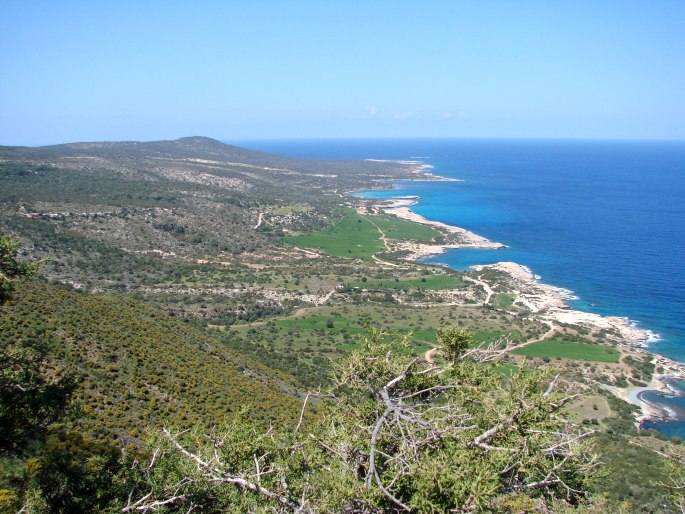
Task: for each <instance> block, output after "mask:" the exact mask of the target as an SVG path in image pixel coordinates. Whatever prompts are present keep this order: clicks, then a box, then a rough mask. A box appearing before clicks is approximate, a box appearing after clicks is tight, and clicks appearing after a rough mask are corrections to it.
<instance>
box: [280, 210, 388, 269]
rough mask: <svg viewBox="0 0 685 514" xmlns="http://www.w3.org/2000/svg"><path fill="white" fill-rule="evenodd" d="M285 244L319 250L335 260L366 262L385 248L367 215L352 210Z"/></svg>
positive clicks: (294, 237)
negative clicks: (338, 258) (331, 222)
mask: <svg viewBox="0 0 685 514" xmlns="http://www.w3.org/2000/svg"><path fill="white" fill-rule="evenodd" d="M285 241H286V242H287V243H288V244H291V245H293V246H301V247H305V248H316V249H318V250H321V251H322V252H324V253H326V254H328V255H332V256H335V257H349V258H357V259H367V260H368V259H371V256H372V255H374V254H375V253H379V252H381V251H383V249H384V248H385V246H384V245H383V242H382V241H381V240H380V233H379V232H378V229H377V228H376V227H375V226H374V225H373V224H372V223H371V222H370V221H369V220H368V219H367V217H366V216H361V215H359V214H357V213H356V212H354V211H353V210H352V209H346V210H345V211H344V212H343V217H342V219H341V220H340V221H338V222H337V223H335V224H334V225H332V226H330V227H328V228H325V229H323V230H319V231H317V232H312V233H309V234H302V235H299V236H286V238H285Z"/></svg>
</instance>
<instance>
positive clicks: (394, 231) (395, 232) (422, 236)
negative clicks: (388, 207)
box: [364, 214, 442, 242]
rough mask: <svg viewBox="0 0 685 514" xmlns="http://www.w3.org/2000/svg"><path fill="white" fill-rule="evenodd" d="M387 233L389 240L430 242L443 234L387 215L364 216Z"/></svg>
mask: <svg viewBox="0 0 685 514" xmlns="http://www.w3.org/2000/svg"><path fill="white" fill-rule="evenodd" d="M364 218H367V219H369V220H370V221H371V222H373V223H374V224H375V225H376V226H377V227H378V228H379V229H381V230H382V231H383V232H384V233H385V237H387V238H388V239H401V240H411V241H421V242H430V241H433V240H434V239H435V238H438V237H440V236H441V235H442V234H440V232H438V231H437V230H435V229H434V228H432V227H429V226H426V225H421V224H420V223H414V222H412V221H406V220H402V219H399V218H396V217H394V216H389V215H387V214H379V215H376V216H364Z"/></svg>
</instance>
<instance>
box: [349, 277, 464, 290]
mask: <svg viewBox="0 0 685 514" xmlns="http://www.w3.org/2000/svg"><path fill="white" fill-rule="evenodd" d="M348 285H349V286H351V287H362V288H364V289H373V288H375V287H378V288H386V289H431V290H439V289H456V288H459V287H464V281H463V280H462V279H460V278H459V277H455V276H452V275H427V276H425V277H416V278H405V279H402V278H398V279H373V280H367V281H366V282H363V281H361V280H356V281H354V282H350V283H349V284H348Z"/></svg>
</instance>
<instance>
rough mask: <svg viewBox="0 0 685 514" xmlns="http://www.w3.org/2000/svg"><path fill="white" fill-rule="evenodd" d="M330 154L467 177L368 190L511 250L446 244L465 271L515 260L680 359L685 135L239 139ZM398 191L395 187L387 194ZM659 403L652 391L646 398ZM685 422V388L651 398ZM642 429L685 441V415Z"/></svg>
mask: <svg viewBox="0 0 685 514" xmlns="http://www.w3.org/2000/svg"><path fill="white" fill-rule="evenodd" d="M238 144H240V145H242V146H246V147H248V148H252V149H255V150H261V151H268V152H272V153H278V154H283V155H291V156H297V157H307V158H325V159H366V158H373V159H401V160H417V161H421V162H423V163H426V164H430V165H432V166H433V167H434V169H433V170H432V171H433V172H434V173H435V174H437V175H441V176H445V177H452V178H457V179H461V180H463V181H462V182H420V181H404V182H397V183H394V184H392V185H389V189H392V190H390V191H385V192H374V193H367V196H369V197H391V196H396V195H417V196H419V197H420V200H419V203H418V204H417V205H415V206H414V207H412V209H413V210H414V211H416V212H417V213H419V214H421V215H423V216H425V217H426V218H428V219H431V220H436V221H442V222H445V223H448V224H452V225H457V226H461V227H464V228H467V229H469V230H472V231H473V232H476V233H477V234H480V235H483V236H485V237H487V238H489V239H491V240H493V241H499V242H501V243H504V244H506V245H507V246H508V248H507V249H504V250H452V251H450V252H449V253H447V254H444V255H440V256H437V257H435V258H433V259H432V261H433V262H439V263H444V264H447V265H449V266H451V267H453V268H455V269H465V268H467V267H468V266H470V265H472V264H486V263H494V262H497V261H514V262H518V263H520V264H524V265H526V266H528V267H530V268H531V269H532V270H533V272H534V273H535V274H537V275H540V276H541V277H542V281H543V282H546V283H550V284H554V285H558V286H561V287H564V288H567V289H570V290H572V291H573V292H574V293H575V294H576V295H577V296H578V297H579V300H576V301H574V302H572V307H573V308H575V309H580V310H587V311H592V312H597V313H599V314H603V315H612V316H625V317H628V318H630V319H631V320H634V321H635V322H636V323H638V325H639V326H640V327H642V328H646V329H649V330H651V331H654V332H655V333H656V334H658V337H659V339H658V340H656V341H654V342H652V343H650V347H649V349H650V351H653V352H656V353H660V354H663V355H666V356H668V357H671V358H673V359H675V360H679V361H681V362H685V142H673V141H663V142H653V141H650V142H642V141H551V140H444V139H441V140H430V139H395V140H389V139H379V140H305V141H294V140H291V141H247V142H245V141H243V142H239V143H238ZM393 188H394V189H393ZM651 399H652V400H655V398H651ZM658 400H659V401H660V402H661V403H667V404H669V406H670V407H671V408H672V409H674V410H676V411H678V412H679V413H680V414H681V416H679V417H682V418H683V419H685V395H683V396H681V397H676V398H672V399H663V398H660V399H658ZM648 426H650V427H654V428H657V429H659V430H661V431H663V432H665V433H667V434H669V435H675V434H678V435H681V436H685V422H684V421H679V422H658V423H649V424H648Z"/></svg>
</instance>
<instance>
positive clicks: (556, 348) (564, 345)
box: [513, 339, 621, 363]
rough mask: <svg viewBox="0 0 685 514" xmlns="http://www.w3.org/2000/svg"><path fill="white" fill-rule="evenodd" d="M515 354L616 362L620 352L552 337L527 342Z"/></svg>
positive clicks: (605, 347)
mask: <svg viewBox="0 0 685 514" xmlns="http://www.w3.org/2000/svg"><path fill="white" fill-rule="evenodd" d="M513 353H515V354H518V355H525V356H528V357H541V358H544V357H548V358H560V359H572V360H583V361H594V362H614V363H616V362H618V361H619V359H620V357H621V354H620V353H619V352H618V350H616V349H614V348H611V347H609V346H603V345H599V344H588V343H577V342H574V341H560V340H557V339H552V340H549V341H539V342H537V343H533V344H529V345H527V346H524V347H523V348H519V349H517V350H514V352H513Z"/></svg>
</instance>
